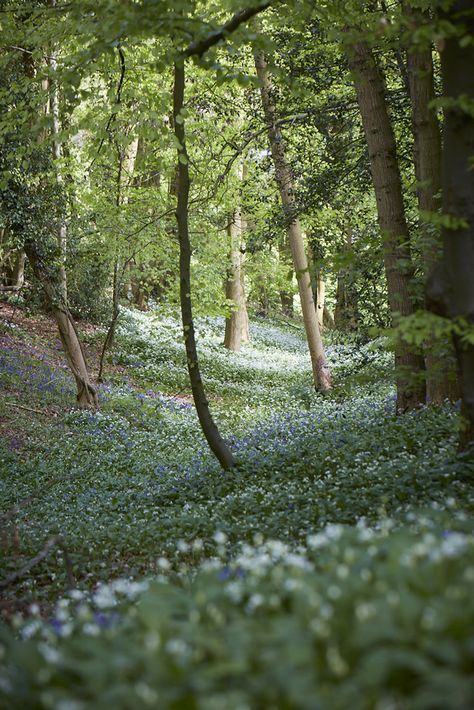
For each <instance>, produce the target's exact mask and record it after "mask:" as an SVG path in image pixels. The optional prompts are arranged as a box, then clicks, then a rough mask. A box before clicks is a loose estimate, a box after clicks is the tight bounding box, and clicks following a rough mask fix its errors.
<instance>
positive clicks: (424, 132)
mask: <svg viewBox="0 0 474 710" xmlns="http://www.w3.org/2000/svg"><path fill="white" fill-rule="evenodd" d="M404 13H405V16H406V17H407V18H408V19H410V20H411V22H412V23H413V25H414V27H416V26H420V25H421V24H423V20H424V17H423V13H422V12H420V11H417V10H415V9H413V8H411V7H410V6H408V5H406V6H405V7H404ZM407 68H408V81H409V90H410V99H411V106H412V126H413V137H414V157H415V160H414V163H415V175H416V180H417V195H418V207H419V210H420V213H423V212H425V213H430V214H434V213H437V212H439V209H440V207H441V133H440V128H439V123H438V118H437V116H436V113H435V112H434V110H433V109H432V108H430V104H431V102H432V101H433V99H434V98H435V91H434V82H433V56H432V52H431V46H430V45H421V46H419V45H416V46H414V47H412V48H411V49H410V50H409V52H408V55H407ZM420 230H421V250H422V257H423V267H424V272H425V281H426V280H427V279H428V277H429V275H430V274H431V272H432V271H433V269H434V268H435V266H436V264H437V263H438V262H439V260H440V258H441V239H440V236H439V233H438V230H437V229H436V227H435V226H434V225H433V224H430V222H429V221H427V218H426V216H425V217H424V216H423V214H421V219H420ZM440 351H441V353H443V354H442V355H440ZM425 362H426V398H427V402H432V403H434V404H441V403H442V402H444V401H445V400H446V399H450V400H453V401H454V400H456V399H458V398H459V386H458V383H457V376H456V361H455V354H454V348H453V346H452V343H451V342H449V341H445V340H443V341H442V342H440V341H439V339H437V338H434V337H432V338H430V339H429V340H428V342H427V343H426V350H425Z"/></svg>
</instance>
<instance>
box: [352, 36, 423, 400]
mask: <svg viewBox="0 0 474 710" xmlns="http://www.w3.org/2000/svg"><path fill="white" fill-rule="evenodd" d="M348 58H349V66H350V68H351V70H352V74H353V79H354V85H355V89H356V93H357V100H358V103H359V109H360V112H361V116H362V123H363V126H364V133H365V138H366V141H367V146H368V149H369V158H370V168H371V173H372V181H373V184H374V190H375V198H376V202H377V211H378V220H379V226H380V230H381V233H382V240H383V255H384V263H385V273H386V277H387V290H388V300H389V304H390V310H391V312H392V315H393V316H394V317H395V318H396V317H397V316H399V315H400V316H408V315H411V314H413V313H414V312H415V308H414V304H413V301H412V296H411V293H410V281H411V279H412V277H413V264H412V261H411V255H410V250H409V247H408V241H409V234H408V226H407V222H406V218H405V209H404V205H403V197H402V186H401V179H400V171H399V167H398V159H397V151H396V145H395V136H394V133H393V128H392V125H391V122H390V117H389V115H388V110H387V105H386V101H385V86H384V81H383V78H382V75H381V73H380V71H379V69H378V67H377V65H376V63H375V59H374V57H373V54H372V52H371V50H370V48H369V46H368V45H367V44H366V43H365V42H359V43H356V44H354V45H353V46H352V47H351V48H350V49H349V52H348ZM395 368H396V372H397V410H398V411H399V412H403V411H405V410H408V409H412V408H413V407H417V406H418V405H420V404H423V403H424V401H425V391H426V388H425V382H424V362H423V358H422V357H421V355H420V354H419V353H418V352H416V351H415V350H413V349H412V348H411V347H410V346H408V345H407V344H406V343H404V342H402V341H401V340H398V342H397V343H396V346H395Z"/></svg>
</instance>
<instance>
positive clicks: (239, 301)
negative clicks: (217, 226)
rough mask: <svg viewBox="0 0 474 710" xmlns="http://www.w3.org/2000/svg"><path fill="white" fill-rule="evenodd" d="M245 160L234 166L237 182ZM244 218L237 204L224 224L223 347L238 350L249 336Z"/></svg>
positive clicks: (242, 176) (243, 172) (241, 174)
mask: <svg viewBox="0 0 474 710" xmlns="http://www.w3.org/2000/svg"><path fill="white" fill-rule="evenodd" d="M245 176H246V169H245V161H242V162H241V164H240V167H239V169H238V177H239V180H240V182H242V181H243V180H244V179H245ZM245 230H246V221H245V218H244V216H243V215H242V208H241V207H240V206H239V207H238V208H237V209H236V210H235V211H234V213H233V215H232V218H231V220H230V223H229V227H228V235H229V268H228V272H227V280H226V284H225V295H226V298H227V299H228V300H230V301H233V302H234V307H233V310H232V313H231V314H230V315H229V316H228V317H227V318H226V320H225V335H224V347H226V348H227V349H228V350H233V351H234V352H238V351H239V350H240V346H241V343H242V342H246V341H248V339H249V319H248V314H247V304H246V299H245V290H244V284H243V263H244V250H243V234H244V232H245Z"/></svg>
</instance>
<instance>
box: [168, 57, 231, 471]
mask: <svg viewBox="0 0 474 710" xmlns="http://www.w3.org/2000/svg"><path fill="white" fill-rule="evenodd" d="M184 83H185V72H184V60H182V62H181V63H176V64H175V66H174V88H173V119H174V120H173V124H174V132H175V136H176V140H177V143H178V148H177V154H178V186H177V187H178V190H177V197H178V200H177V207H176V220H177V224H178V238H179V252H180V255H179V273H180V289H179V292H180V301H181V316H182V321H183V334H184V342H185V348H186V357H187V363H188V372H189V379H190V381H191V390H192V393H193V399H194V404H195V406H196V412H197V415H198V418H199V422H200V424H201V428H202V431H203V433H204V436H205V437H206V440H207V442H208V444H209V447H210V449H211V451H212V452H213V453H214V455H215V456H216V458H217V460H218V461H219V463H220V465H221V466H222V468H223V469H225V470H228V469H231V468H232V467H233V466H235V461H234V459H233V456H232V454H231V452H230V450H229V448H228V447H227V445H226V443H225V442H224V440H223V439H222V437H221V435H220V433H219V430H218V429H217V426H216V424H215V422H214V420H213V418H212V416H211V413H210V411H209V402H208V401H207V397H206V393H205V390H204V385H203V382H202V379H201V373H200V370H199V361H198V354H197V349H196V338H195V334H194V321H193V312H192V302H191V243H190V240H189V229H188V202H189V187H190V178H189V168H188V155H187V151H186V134H185V125H184V117H183V114H182V109H183V103H184Z"/></svg>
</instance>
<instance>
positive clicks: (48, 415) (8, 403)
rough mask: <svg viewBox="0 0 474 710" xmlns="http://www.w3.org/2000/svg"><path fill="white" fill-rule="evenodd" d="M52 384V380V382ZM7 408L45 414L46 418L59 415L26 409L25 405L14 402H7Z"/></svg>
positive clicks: (41, 410) (42, 410) (30, 408)
mask: <svg viewBox="0 0 474 710" xmlns="http://www.w3.org/2000/svg"><path fill="white" fill-rule="evenodd" d="M51 382H52V380H51ZM6 404H7V406H9V407H15V408H16V409H26V411H27V412H34V413H35V414H43V415H44V416H46V417H51V416H53V417H57V416H58V413H57V412H47V411H46V410H44V409H33V407H25V405H24V404H15V403H14V402H7V403H6Z"/></svg>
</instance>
